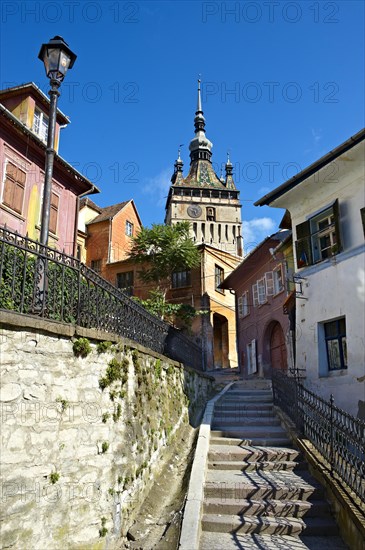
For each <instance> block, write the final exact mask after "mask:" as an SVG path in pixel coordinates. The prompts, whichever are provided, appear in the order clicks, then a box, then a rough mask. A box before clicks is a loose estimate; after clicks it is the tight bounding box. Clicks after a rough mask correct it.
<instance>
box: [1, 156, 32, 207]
mask: <svg viewBox="0 0 365 550" xmlns="http://www.w3.org/2000/svg"><path fill="white" fill-rule="evenodd" d="M25 180H26V173H25V172H24V170H21V169H20V168H19V167H18V166H16V165H15V164H14V163H12V162H10V161H7V163H6V167H5V181H4V190H3V196H2V203H3V204H4V205H5V206H8V207H9V208H11V209H12V210H15V212H18V214H21V213H22V210H23V201H24V190H25Z"/></svg>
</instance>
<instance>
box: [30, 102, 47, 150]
mask: <svg viewBox="0 0 365 550" xmlns="http://www.w3.org/2000/svg"><path fill="white" fill-rule="evenodd" d="M33 132H34V133H35V134H37V136H38V137H39V139H41V140H42V141H44V142H45V143H46V142H47V136H48V116H47V115H45V114H44V113H43V111H41V110H40V109H37V108H36V109H35V110H34V118H33Z"/></svg>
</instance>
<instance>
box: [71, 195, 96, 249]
mask: <svg viewBox="0 0 365 550" xmlns="http://www.w3.org/2000/svg"><path fill="white" fill-rule="evenodd" d="M99 192H100V191H99V189H98V188H97V187H95V185H93V186H92V188H91V189H89V190H88V191H85V193H81V195H77V197H76V216H75V227H74V249H73V255H74V256H75V257H76V254H77V228H78V225H79V209H80V200H81V199H83V198H84V197H86V195H94V194H96V193H99Z"/></svg>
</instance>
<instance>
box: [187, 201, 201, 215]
mask: <svg viewBox="0 0 365 550" xmlns="http://www.w3.org/2000/svg"><path fill="white" fill-rule="evenodd" d="M201 213H202V209H201V208H200V206H198V205H197V204H191V205H190V206H189V207H188V215H189V216H190V217H191V218H198V217H199V216H200V215H201Z"/></svg>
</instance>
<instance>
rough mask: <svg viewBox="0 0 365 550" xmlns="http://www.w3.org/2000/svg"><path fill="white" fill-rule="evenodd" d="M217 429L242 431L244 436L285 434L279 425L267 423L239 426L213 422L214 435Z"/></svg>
mask: <svg viewBox="0 0 365 550" xmlns="http://www.w3.org/2000/svg"><path fill="white" fill-rule="evenodd" d="M217 430H218V431H219V430H224V431H225V432H230V431H232V432H239V433H243V434H244V437H245V438H250V437H270V436H273V437H277V436H278V435H279V436H283V435H285V436H286V431H285V430H283V428H282V427H281V426H280V425H279V426H267V425H263V426H255V425H253V426H250V425H249V426H242V428H240V427H239V426H235V425H230V424H228V423H225V422H224V423H223V424H215V425H214V427H212V431H211V433H212V434H214V435H215V432H216V431H217Z"/></svg>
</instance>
